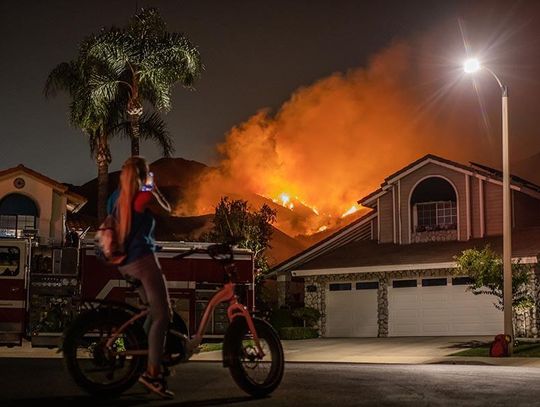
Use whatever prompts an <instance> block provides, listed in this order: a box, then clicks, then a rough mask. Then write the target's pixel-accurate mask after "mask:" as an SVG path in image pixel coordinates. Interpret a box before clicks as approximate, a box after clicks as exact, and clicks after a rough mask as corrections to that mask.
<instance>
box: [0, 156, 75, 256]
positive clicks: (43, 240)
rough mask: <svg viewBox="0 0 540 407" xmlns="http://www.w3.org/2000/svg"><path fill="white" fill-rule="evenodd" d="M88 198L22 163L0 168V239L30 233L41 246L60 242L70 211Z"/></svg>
mask: <svg viewBox="0 0 540 407" xmlns="http://www.w3.org/2000/svg"><path fill="white" fill-rule="evenodd" d="M85 203H86V198H84V197H82V196H80V195H78V194H76V193H74V192H72V191H69V189H68V187H67V186H66V185H64V184H62V183H60V182H58V181H55V180H53V179H51V178H49V177H47V176H45V175H43V174H41V173H39V172H37V171H34V170H32V169H30V168H27V167H25V166H24V165H22V164H20V165H18V166H16V167H13V168H8V169H6V170H3V171H0V238H2V237H10V238H13V237H23V236H24V234H25V233H30V234H32V235H34V236H35V237H36V239H37V240H38V241H39V243H40V244H41V245H49V246H52V245H60V244H61V243H62V242H63V241H64V236H65V230H64V227H65V219H66V215H67V213H68V212H70V213H74V212H77V211H78V210H79V209H80V208H82V207H83V206H84V204H85Z"/></svg>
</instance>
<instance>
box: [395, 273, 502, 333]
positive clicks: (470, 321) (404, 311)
mask: <svg viewBox="0 0 540 407" xmlns="http://www.w3.org/2000/svg"><path fill="white" fill-rule="evenodd" d="M467 283H468V279H467V278H463V277H458V278H452V277H448V278H423V279H412V280H394V281H392V284H391V285H390V286H389V288H388V308H389V321H388V331H389V332H388V333H389V336H452V335H495V334H498V333H501V332H502V331H503V313H502V311H499V310H497V309H496V308H495V307H494V305H493V303H494V301H496V298H495V297H493V296H489V295H474V294H472V293H471V292H469V291H467V287H468V285H467Z"/></svg>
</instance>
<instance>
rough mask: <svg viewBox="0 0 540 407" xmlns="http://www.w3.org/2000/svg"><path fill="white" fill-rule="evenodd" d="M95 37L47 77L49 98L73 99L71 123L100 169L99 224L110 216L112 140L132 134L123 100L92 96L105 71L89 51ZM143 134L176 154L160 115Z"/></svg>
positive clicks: (149, 119) (144, 123)
mask: <svg viewBox="0 0 540 407" xmlns="http://www.w3.org/2000/svg"><path fill="white" fill-rule="evenodd" d="M94 39H95V38H92V37H91V38H89V39H87V40H86V41H85V42H83V44H81V47H80V49H79V55H78V58H77V59H76V60H73V61H70V62H63V63H61V64H59V65H57V66H56V67H55V68H54V69H53V70H52V71H51V72H50V73H49V76H48V77H47V81H46V83H45V89H44V92H45V96H46V97H51V96H55V95H56V94H57V93H58V91H63V92H66V93H67V94H68V95H69V96H70V98H71V103H70V109H69V110H70V121H71V123H72V125H74V126H75V127H78V128H80V129H81V130H82V131H83V132H84V133H85V134H86V135H87V137H88V143H89V147H90V155H91V157H92V159H94V160H95V161H96V164H97V167H98V208H97V212H98V221H100V222H101V221H102V220H103V219H104V218H105V216H106V205H107V195H108V180H109V164H110V163H111V152H110V147H109V137H114V136H120V135H126V134H129V131H128V130H129V122H128V120H127V119H126V118H125V111H124V108H123V106H124V104H123V103H122V102H123V101H122V100H121V99H120V98H118V99H116V100H111V101H109V102H108V103H106V104H104V103H98V102H97V101H96V99H95V98H93V97H92V95H93V93H94V92H95V89H94V87H95V80H94V78H95V76H96V75H99V74H100V72H102V71H103V68H104V67H103V66H102V65H101V64H100V63H99V61H98V60H96V59H95V58H92V57H91V56H89V55H88V53H87V52H86V50H88V49H89V47H90V46H91V43H92V41H94ZM140 135H141V137H142V138H143V139H147V140H153V141H155V142H157V144H158V145H160V146H161V149H162V153H163V155H164V156H170V155H171V154H172V152H173V151H174V148H173V145H172V140H171V137H170V135H169V133H168V131H167V129H166V126H165V123H164V122H163V121H162V120H161V118H160V117H159V116H158V115H157V113H154V114H151V115H146V116H144V117H143V118H142V120H141V129H140Z"/></svg>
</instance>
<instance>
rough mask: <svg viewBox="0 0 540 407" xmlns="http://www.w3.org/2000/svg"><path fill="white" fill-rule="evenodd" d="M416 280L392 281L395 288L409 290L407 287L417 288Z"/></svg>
mask: <svg viewBox="0 0 540 407" xmlns="http://www.w3.org/2000/svg"><path fill="white" fill-rule="evenodd" d="M416 285H417V281H416V280H394V281H392V287H393V288H407V287H416Z"/></svg>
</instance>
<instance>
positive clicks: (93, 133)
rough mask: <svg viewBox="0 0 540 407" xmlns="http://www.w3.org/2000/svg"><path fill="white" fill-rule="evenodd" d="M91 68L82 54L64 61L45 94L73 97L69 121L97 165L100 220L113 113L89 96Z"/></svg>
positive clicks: (56, 70) (52, 76)
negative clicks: (77, 129)
mask: <svg viewBox="0 0 540 407" xmlns="http://www.w3.org/2000/svg"><path fill="white" fill-rule="evenodd" d="M91 71H92V67H91V65H90V64H89V61H85V60H84V58H83V54H82V53H80V54H79V57H78V58H77V59H76V60H73V61H70V62H62V63H60V64H59V65H57V66H56V67H55V68H54V69H53V70H52V71H51V72H50V73H49V75H48V77H47V81H46V83H45V89H44V93H45V96H46V97H51V96H55V95H56V94H57V93H58V91H64V92H66V93H67V94H68V95H69V97H70V98H71V102H70V109H69V111H70V121H71V124H72V125H73V126H75V127H78V128H80V129H81V130H82V131H83V132H84V133H85V134H86V135H87V137H88V143H89V146H90V155H91V157H92V158H93V159H94V160H95V161H96V164H97V167H98V220H99V221H101V220H102V219H104V218H105V215H106V202H107V189H108V173H109V164H110V162H111V153H110V149H109V141H108V133H107V131H106V129H107V128H108V127H109V124H110V122H111V114H110V113H111V112H110V111H108V110H104V109H102V108H101V107H100V106H98V105H97V104H95V103H94V100H93V99H92V98H91V97H90V95H89V82H90V77H91Z"/></svg>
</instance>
